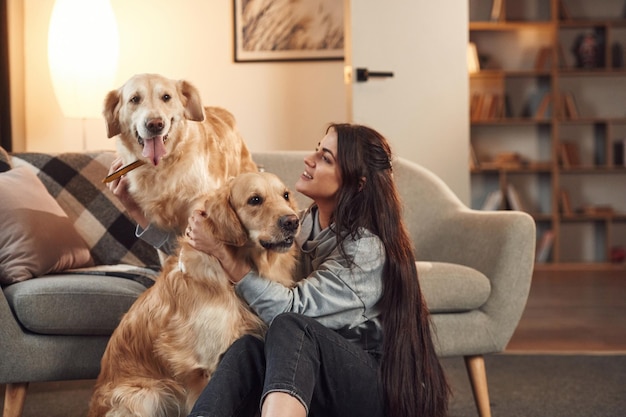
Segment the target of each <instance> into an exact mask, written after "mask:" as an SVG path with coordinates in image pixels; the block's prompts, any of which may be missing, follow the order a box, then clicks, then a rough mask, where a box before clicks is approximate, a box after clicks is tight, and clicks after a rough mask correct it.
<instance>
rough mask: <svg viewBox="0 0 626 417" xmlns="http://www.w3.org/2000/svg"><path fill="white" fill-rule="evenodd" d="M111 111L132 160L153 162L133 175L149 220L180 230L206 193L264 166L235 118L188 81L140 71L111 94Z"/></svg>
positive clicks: (111, 129)
mask: <svg viewBox="0 0 626 417" xmlns="http://www.w3.org/2000/svg"><path fill="white" fill-rule="evenodd" d="M103 115H104V119H105V121H106V127H107V136H108V137H109V138H112V137H114V136H118V135H119V136H118V140H117V151H118V154H119V155H120V156H121V157H122V159H123V161H124V164H125V165H127V164H131V163H132V162H134V161H136V160H139V161H144V162H145V164H144V165H142V166H140V167H139V168H137V169H135V170H133V171H130V172H129V173H127V174H126V176H127V177H128V180H129V192H130V194H131V195H132V196H133V197H134V199H135V200H136V201H137V204H138V205H139V207H141V208H142V210H143V211H144V213H145V215H146V218H147V219H149V220H150V221H151V222H153V223H155V224H156V225H158V226H159V227H160V228H162V229H165V230H170V231H175V232H176V233H177V234H178V235H182V233H183V231H184V229H185V227H186V226H187V219H188V218H189V215H190V214H191V210H192V209H193V207H196V206H197V205H198V202H199V200H198V198H199V196H202V195H206V194H207V193H210V192H211V191H213V190H215V189H216V188H217V187H219V186H220V185H221V184H223V183H224V181H226V180H227V179H228V178H230V177H234V176H236V175H238V174H239V173H242V172H251V171H256V170H257V167H256V164H255V163H254V162H253V160H252V157H251V155H250V152H249V151H248V148H247V147H246V145H245V143H244V141H243V139H242V138H241V136H240V134H239V132H238V130H237V127H236V124H235V118H234V117H233V115H232V114H231V113H230V112H228V111H227V110H225V109H222V108H219V107H203V106H202V101H201V99H200V94H199V92H198V90H197V89H196V87H194V86H193V85H192V84H191V83H189V82H187V81H185V80H180V81H175V80H170V79H168V78H166V77H163V76H161V75H158V74H138V75H135V76H133V77H132V78H130V79H129V80H128V81H127V82H126V83H124V85H123V86H122V87H120V88H119V89H117V90H113V91H110V92H109V93H108V94H107V96H106V98H105V101H104V111H103Z"/></svg>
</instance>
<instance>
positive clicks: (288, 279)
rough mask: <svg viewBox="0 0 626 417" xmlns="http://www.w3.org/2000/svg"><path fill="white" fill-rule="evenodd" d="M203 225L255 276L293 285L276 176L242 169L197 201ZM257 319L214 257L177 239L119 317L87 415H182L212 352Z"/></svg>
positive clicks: (256, 329)
mask: <svg viewBox="0 0 626 417" xmlns="http://www.w3.org/2000/svg"><path fill="white" fill-rule="evenodd" d="M204 210H205V212H206V213H211V214H210V215H209V216H206V217H205V218H206V222H205V223H204V224H203V225H204V227H206V228H208V229H209V230H210V231H211V232H212V233H214V234H215V236H216V237H217V238H218V239H220V240H221V241H223V242H225V243H226V245H227V246H226V247H227V248H228V250H230V251H232V252H233V253H234V254H236V256H237V257H240V258H245V259H248V260H249V261H250V263H251V264H252V265H253V268H254V269H255V270H257V271H258V273H259V274H260V275H261V276H263V277H265V278H267V279H271V280H275V281H278V282H281V283H283V284H285V285H288V286H290V285H292V284H293V278H292V274H293V269H294V267H295V259H296V257H295V251H296V250H297V249H296V247H295V245H293V241H294V237H295V235H296V234H297V233H298V231H299V220H298V217H297V215H296V206H295V202H294V200H292V199H291V198H290V195H289V191H288V190H287V188H286V187H285V185H284V184H283V183H282V182H281V181H280V180H279V179H278V177H276V176H275V175H274V174H270V173H266V172H260V173H244V174H241V175H239V176H237V177H235V178H234V179H232V180H230V181H229V182H227V183H226V184H225V185H224V186H223V187H221V188H220V189H218V190H217V191H216V192H215V193H214V194H213V195H212V196H211V197H210V198H208V199H207V200H206V202H205V206H204ZM264 330H265V326H264V324H263V322H262V321H261V320H260V319H259V318H258V316H256V315H255V314H254V313H253V312H252V311H251V310H250V309H249V308H248V307H247V304H246V303H245V302H244V301H243V300H241V299H240V298H239V297H238V296H237V295H236V293H235V291H234V288H233V286H232V284H231V283H230V282H229V280H228V277H227V275H226V273H225V272H224V270H223V269H222V268H221V265H220V263H219V261H218V260H217V259H216V258H214V257H212V256H210V255H207V254H206V253H203V252H200V251H198V250H195V249H194V248H193V247H192V246H190V245H189V243H188V242H187V241H186V239H185V238H180V252H179V255H178V257H175V256H172V257H170V258H169V259H168V261H167V263H166V265H165V267H164V270H163V272H162V273H161V275H160V276H159V277H158V278H157V280H156V283H155V284H154V286H153V287H151V288H149V289H148V290H147V291H146V292H144V293H143V294H142V295H141V296H140V297H139V298H138V299H137V301H136V302H135V303H134V304H133V306H132V307H131V308H130V310H129V311H128V313H127V314H126V315H125V316H124V317H123V318H122V321H121V323H120V325H119V326H118V328H117V329H116V330H115V332H114V333H113V335H112V337H111V340H110V341H109V344H108V346H107V348H106V351H105V353H104V356H103V358H102V364H101V371H100V375H99V377H98V380H97V382H96V385H95V388H94V390H95V391H94V394H93V397H92V399H91V404H90V410H89V417H104V416H107V417H118V416H135V417H137V416H141V417H144V416H145V417H165V416H168V417H171V416H186V415H187V414H188V413H189V411H190V410H191V407H192V406H193V404H194V402H195V401H196V399H197V398H198V396H199V395H200V392H201V390H202V389H203V388H204V386H205V385H206V383H207V381H208V379H209V378H210V376H211V374H212V373H213V371H214V370H215V367H216V365H217V362H218V360H219V357H220V355H221V354H222V353H223V352H224V351H225V350H226V348H227V347H228V346H230V345H231V344H232V342H234V341H235V340H236V339H237V338H239V337H240V336H242V335H243V334H245V333H250V334H255V335H258V336H259V337H262V335H263V333H264Z"/></svg>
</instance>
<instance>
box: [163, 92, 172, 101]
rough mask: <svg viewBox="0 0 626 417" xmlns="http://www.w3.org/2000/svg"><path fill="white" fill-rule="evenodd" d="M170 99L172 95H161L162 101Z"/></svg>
mask: <svg viewBox="0 0 626 417" xmlns="http://www.w3.org/2000/svg"><path fill="white" fill-rule="evenodd" d="M171 99H172V96H170V95H169V94H165V95H164V96H163V101H164V102H166V103H167V102H168V101H170V100H171Z"/></svg>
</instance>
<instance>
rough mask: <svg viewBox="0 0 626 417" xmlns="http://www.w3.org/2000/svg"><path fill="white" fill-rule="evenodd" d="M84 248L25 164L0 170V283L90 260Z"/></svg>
mask: <svg viewBox="0 0 626 417" xmlns="http://www.w3.org/2000/svg"><path fill="white" fill-rule="evenodd" d="M92 264H93V260H92V258H91V254H90V253H89V248H88V246H87V244H86V243H85V241H84V240H83V239H82V238H81V237H80V235H79V234H78V232H77V231H76V230H75V229H74V226H73V225H72V223H71V222H70V220H69V219H68V217H67V215H66V214H65V212H64V211H63V209H62V208H61V207H60V206H59V205H58V203H57V202H56V201H55V199H54V198H53V197H52V196H51V195H50V194H49V193H48V191H47V189H46V187H45V186H44V185H43V184H42V182H41V181H40V180H39V178H37V175H35V174H34V173H33V172H32V171H31V170H29V169H28V168H26V167H19V168H14V169H11V170H9V171H6V172H3V173H0V284H2V285H8V284H12V283H14V282H18V281H24V280H27V279H29V278H33V277H38V276H41V275H45V274H48V273H51V272H60V271H64V270H66V269H71V268H79V267H83V266H91V265H92Z"/></svg>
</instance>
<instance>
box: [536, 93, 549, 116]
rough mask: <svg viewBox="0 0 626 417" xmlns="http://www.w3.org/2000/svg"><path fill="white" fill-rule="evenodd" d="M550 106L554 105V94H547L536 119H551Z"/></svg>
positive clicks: (543, 98)
mask: <svg viewBox="0 0 626 417" xmlns="http://www.w3.org/2000/svg"><path fill="white" fill-rule="evenodd" d="M550 104H552V94H550V93H545V94H544V95H543V97H542V98H541V101H540V102H539V106H537V110H535V114H534V116H535V119H547V118H549V117H550Z"/></svg>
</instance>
